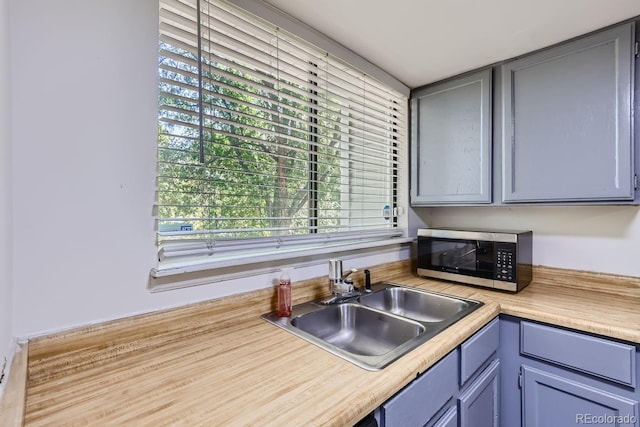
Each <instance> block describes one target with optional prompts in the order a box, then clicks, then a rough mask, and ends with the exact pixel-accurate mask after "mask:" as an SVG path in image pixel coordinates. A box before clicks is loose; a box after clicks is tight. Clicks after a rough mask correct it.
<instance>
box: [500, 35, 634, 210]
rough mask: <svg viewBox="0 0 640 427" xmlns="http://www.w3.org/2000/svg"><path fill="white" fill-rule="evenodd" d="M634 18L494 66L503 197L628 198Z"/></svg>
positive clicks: (530, 199) (525, 199) (630, 187)
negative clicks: (498, 70) (498, 76)
mask: <svg viewBox="0 0 640 427" xmlns="http://www.w3.org/2000/svg"><path fill="white" fill-rule="evenodd" d="M634 34H635V30H634V25H633V23H629V24H625V25H622V26H619V27H616V28H614V29H611V30H607V31H604V32H600V33H597V34H594V35H592V36H588V37H585V38H582V39H579V40H576V41H573V42H570V43H567V44H564V45H562V46H558V47H555V48H551V49H547V50H545V51H541V52H539V53H536V54H532V55H528V56H526V57H523V58H521V59H518V60H514V61H511V62H508V63H506V64H504V65H503V66H502V96H503V98H502V105H503V110H502V113H503V116H502V126H503V129H502V135H503V141H502V187H503V188H502V195H503V202H584V201H595V202H598V201H608V200H611V201H615V200H620V201H623V200H633V199H634V191H635V190H634V173H635V172H634V161H633V160H634V159H633V134H632V120H631V117H632V116H631V107H632V100H633V75H634V59H633V47H634Z"/></svg>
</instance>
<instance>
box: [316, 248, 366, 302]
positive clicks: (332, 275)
mask: <svg viewBox="0 0 640 427" xmlns="http://www.w3.org/2000/svg"><path fill="white" fill-rule="evenodd" d="M356 271H358V269H357V268H352V269H351V270H349V271H348V272H346V273H343V272H342V260H341V259H330V260H329V290H330V291H331V294H332V297H331V298H329V299H326V300H324V301H322V303H323V304H336V303H339V302H342V301H344V300H347V299H349V298H353V297H357V296H360V295H361V294H360V291H358V290H357V289H356V288H355V287H354V286H353V281H352V280H351V279H347V277H349V275H350V274H351V273H355V272H356Z"/></svg>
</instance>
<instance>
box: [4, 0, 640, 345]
mask: <svg viewBox="0 0 640 427" xmlns="http://www.w3.org/2000/svg"><path fill="white" fill-rule="evenodd" d="M0 1H1V2H2V3H1V4H2V5H3V6H5V8H6V2H7V0H0ZM157 7H158V3H157V1H156V0H135V1H131V0H92V1H88V0H84V1H83V0H13V1H12V2H11V10H10V20H11V28H12V29H11V31H12V32H11V37H12V39H11V55H12V56H11V67H12V70H11V71H12V73H13V76H12V90H13V95H14V96H13V101H12V104H11V111H12V122H11V124H12V128H13V139H12V145H11V146H10V145H8V144H7V142H6V136H5V135H4V134H0V137H1V138H2V139H0V141H1V142H2V144H0V150H3V151H2V154H4V150H7V149H8V148H12V151H13V153H12V154H13V175H12V176H11V181H12V185H13V196H12V198H9V196H8V192H7V191H8V190H7V188H6V185H5V186H4V187H3V186H0V212H4V213H5V214H6V212H7V210H8V209H12V210H13V218H14V220H13V228H12V229H13V240H14V253H13V300H14V304H13V307H12V311H13V329H12V330H13V335H14V336H18V337H26V336H32V335H38V334H42V333H45V332H49V331H56V330H60V329H65V328H69V327H74V326H78V325H83V324H88V323H92V322H97V321H101V320H107V319H113V318H118V317H123V316H127V315H131V314H135V313H141V312H148V311H152V310H157V309H160V308H165V307H172V306H177V305H182V304H185V303H189V302H195V301H200V300H204V299H210V298H215V297H218V296H222V295H226V294H230V293H234V292H240V291H246V290H251V289H257V288H262V287H268V286H271V284H272V281H273V280H274V278H276V277H277V273H267V274H263V275H260V276H257V277H254V278H251V279H246V278H245V279H237V280H232V281H226V282H221V283H214V284H211V285H206V286H198V287H192V288H186V289H181V290H175V291H168V292H160V293H150V292H149V291H148V289H147V282H148V274H149V270H150V268H152V267H153V266H154V265H155V257H156V249H155V244H154V238H155V235H154V231H153V226H154V223H153V216H152V210H151V207H152V204H153V199H154V189H155V187H154V185H155V182H154V180H155V143H156V129H157V127H156V126H157V124H156V114H157V110H156V108H157V107H156V102H157V94H156V79H157V58H156V51H157V21H158V16H157V14H158V12H157ZM3 14H4V16H3ZM0 18H4V19H2V21H6V12H0ZM0 28H6V25H1V22H0ZM1 37H2V38H0V49H3V50H6V41H5V39H6V36H1ZM0 52H2V51H0ZM5 55H6V54H5ZM3 59H4V58H2V57H0V63H4V64H6V61H4V60H3ZM1 70H2V67H0V72H2V71H1ZM0 81H2V82H3V83H2V84H6V79H0ZM2 89H4V88H3V87H0V93H1V94H3V95H0V98H1V97H3V96H4V97H6V91H4V90H2ZM2 105H3V104H2V103H1V102H0V109H2V110H0V120H3V118H4V120H6V117H7V114H6V113H5V110H6V109H7V108H6V106H2ZM0 129H6V127H5V126H2V123H0ZM0 158H3V159H5V160H4V163H6V162H7V160H6V156H0ZM2 166H3V171H4V170H6V169H5V168H4V166H5V164H3V165H2ZM431 211H433V212H425V213H424V216H425V217H428V218H427V219H428V220H429V221H427V222H428V223H429V224H430V225H433V224H435V225H441V224H444V223H447V224H450V225H457V224H467V225H478V226H480V225H487V226H489V225H491V226H510V227H511V226H513V227H523V228H534V230H535V232H536V248H535V252H536V255H535V256H536V263H540V264H547V265H553V266H561V267H569V268H584V269H587V270H596V271H608V272H615V273H621V274H635V275H640V271H638V268H639V267H638V266H637V265H638V263H637V260H636V261H635V263H636V266H632V263H631V262H630V261H631V258H632V252H631V250H632V249H633V250H635V253H637V247H638V243H639V242H640V224H639V223H638V220H636V216H637V215H636V214H637V209H636V208H575V209H568V208H567V209H565V208H540V209H527V208H523V209H514V210H508V209H507V210H504V211H500V210H496V211H491V210H476V209H464V210H463V209H443V210H437V209H433V210H431ZM421 216H422V215H421ZM423 219H424V218H423ZM413 220H415V221H414V222H417V223H419V220H420V219H419V218H413ZM9 223H10V221H9V222H4V221H3V222H2V225H0V226H1V227H4V228H3V229H2V231H3V234H2V243H1V244H0V251H4V252H7V251H10V249H11V248H10V246H8V244H7V243H6V238H5V234H4V232H5V229H6V228H7V227H8V225H7V224H9ZM485 223H486V224H485ZM414 227H415V226H414ZM7 230H8V232H9V231H11V229H10V228H9V229H7ZM8 234H9V233H8ZM603 244H604V247H605V250H602V249H600V248H601V245H603ZM607 251H609V252H607ZM407 256H408V250H406V249H405V250H401V251H397V250H393V251H390V252H388V253H374V254H371V255H367V256H359V257H356V258H352V259H350V260H349V261H348V262H345V267H351V266H356V267H357V266H362V265H372V264H378V263H382V262H389V261H394V260H397V259H404V258H406V257H407ZM3 258H4V257H0V263H7V261H6V260H4V259H3ZM0 267H5V265H4V264H0ZM9 267H11V265H9ZM2 270H3V272H4V273H3V276H0V278H1V279H2V281H3V282H4V281H5V280H6V279H5V278H4V275H6V274H7V273H6V271H9V272H10V271H11V268H7V269H4V268H3V269H2ZM9 274H10V273H9ZM326 274H327V270H326V265H325V264H319V265H316V266H310V267H305V268H303V269H300V270H296V271H294V272H293V273H292V275H293V278H294V281H295V280H302V279H305V278H308V277H313V276H319V275H326ZM9 282H10V280H9ZM2 286H3V287H2V288H1V292H2V294H0V298H2V300H4V301H7V300H8V298H10V297H11V287H10V286H9V287H8V286H7V285H6V283H3V284H2ZM294 291H295V285H294ZM5 297H7V299H5ZM2 304H3V306H2V307H0V309H2V311H3V313H6V312H7V311H5V307H4V306H5V305H6V302H4V303H2ZM2 316H3V317H2V322H3V323H2V325H3V326H2V329H1V331H0V332H1V334H2V335H0V349H1V348H2V345H3V343H2V340H4V341H6V339H5V338H3V335H7V328H10V327H7V326H6V322H9V323H10V322H11V320H9V319H10V318H7V319H5V318H6V317H7V315H6V314H3V315H2Z"/></svg>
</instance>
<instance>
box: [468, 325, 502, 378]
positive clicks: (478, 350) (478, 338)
mask: <svg viewBox="0 0 640 427" xmlns="http://www.w3.org/2000/svg"><path fill="white" fill-rule="evenodd" d="M498 320H499V319H498V318H495V319H493V320H492V321H491V322H490V323H489V324H488V325H487V326H485V327H484V328H482V329H481V330H480V331H478V332H477V333H476V334H475V335H474V336H472V337H471V338H469V339H468V340H467V341H465V342H464V343H463V344H462V345H461V346H460V385H461V386H462V385H464V384H465V383H466V382H467V380H468V379H469V378H471V376H472V375H473V374H474V373H476V372H477V371H478V369H480V367H482V365H483V364H484V363H485V362H486V361H487V360H488V359H489V357H491V355H492V354H493V353H495V352H496V351H497V350H498V346H499V345H500V327H499V325H498Z"/></svg>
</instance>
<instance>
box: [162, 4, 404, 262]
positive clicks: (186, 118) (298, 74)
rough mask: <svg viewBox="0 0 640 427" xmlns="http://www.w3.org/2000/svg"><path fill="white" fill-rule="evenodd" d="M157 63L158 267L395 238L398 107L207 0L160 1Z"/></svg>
mask: <svg viewBox="0 0 640 427" xmlns="http://www.w3.org/2000/svg"><path fill="white" fill-rule="evenodd" d="M198 4H199V5H200V6H198ZM198 7H199V10H198ZM198 15H199V16H198ZM198 24H199V25H198ZM199 49H200V50H199ZM159 57H160V62H159V67H158V70H159V74H160V76H159V90H160V97H159V115H158V124H159V132H158V176H157V202H156V206H155V211H156V222H157V229H158V244H159V246H160V253H161V254H164V255H161V258H162V257H163V256H167V255H166V254H172V255H170V257H174V256H177V257H185V258H189V257H193V256H200V255H203V254H204V255H206V256H210V255H212V254H213V252H218V251H219V249H216V250H215V251H212V250H211V248H212V247H214V246H216V245H218V248H221V247H223V248H224V249H223V250H224V251H234V250H243V251H245V250H247V244H246V241H247V240H246V239H247V238H250V241H251V242H259V244H258V246H259V247H260V248H264V247H266V248H270V247H273V245H274V244H278V245H280V244H282V242H283V241H285V240H286V241H287V242H289V243H288V244H293V245H302V244H304V245H308V244H310V243H311V242H320V241H327V239H329V240H333V241H340V240H341V239H344V240H345V241H356V240H357V241H359V240H361V239H363V238H366V239H369V238H374V239H375V238H378V239H380V238H388V237H389V236H396V235H399V234H400V232H399V231H398V230H397V229H396V226H395V218H394V216H393V208H394V207H395V206H396V189H395V185H396V184H395V182H396V178H395V177H396V176H397V174H398V171H399V168H400V164H399V161H400V160H399V159H400V158H401V156H402V155H403V153H404V152H405V150H406V139H407V135H406V132H407V128H408V126H407V112H406V109H407V99H406V97H404V96H402V95H400V94H397V93H395V92H394V91H393V90H390V89H388V88H386V87H384V86H383V85H381V84H379V83H377V82H376V81H374V80H372V79H371V78H369V77H368V76H366V75H364V73H362V72H360V71H358V70H355V69H353V68H352V67H350V66H349V65H348V64H344V63H342V62H341V61H339V60H337V59H335V58H333V57H331V56H330V55H328V54H327V53H326V52H323V51H322V50H319V49H317V48H315V47H314V46H312V45H310V44H309V43H306V42H304V41H302V40H298V39H297V38H296V37H294V36H292V35H290V34H287V33H285V32H283V31H281V30H279V29H277V28H275V27H274V26H273V25H271V24H269V23H266V22H264V21H262V20H261V19H258V18H256V17H253V16H251V15H249V14H247V13H246V12H244V11H242V10H240V9H238V8H236V7H235V6H233V5H230V4H228V3H226V2H223V1H217V0H200V1H199V2H198V1H196V0H161V1H160V46H159ZM256 239H257V240H256ZM273 239H275V240H273ZM318 239H321V240H318ZM274 242H276V243H274ZM202 245H204V246H202ZM258 246H256V247H258ZM203 248H204V249H203Z"/></svg>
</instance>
